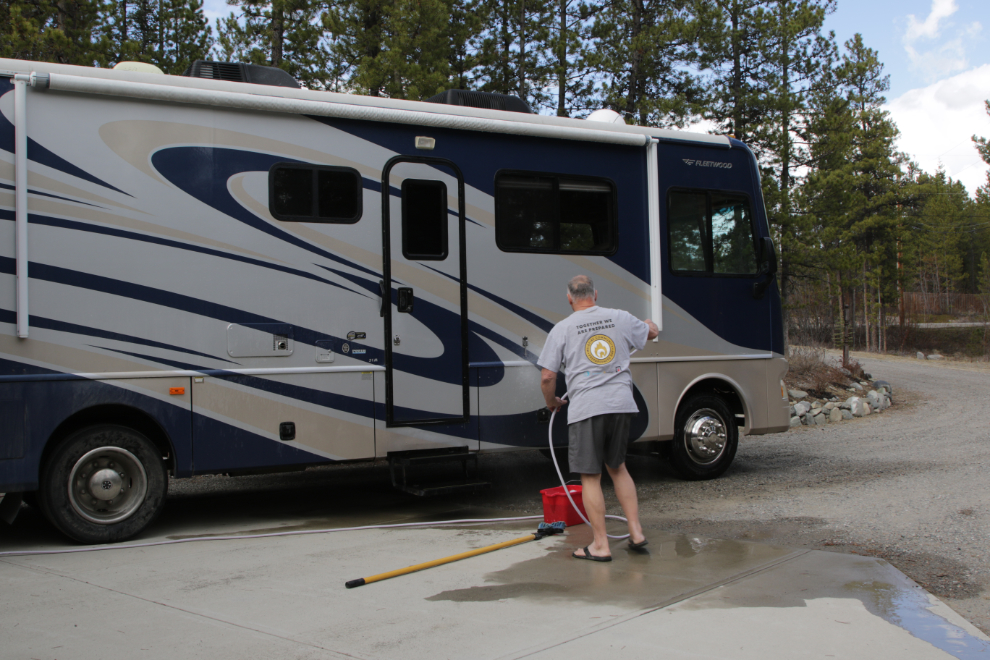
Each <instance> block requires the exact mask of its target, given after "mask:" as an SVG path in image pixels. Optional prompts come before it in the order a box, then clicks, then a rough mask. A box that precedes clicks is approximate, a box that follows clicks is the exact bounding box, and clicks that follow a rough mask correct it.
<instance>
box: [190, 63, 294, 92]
mask: <svg viewBox="0 0 990 660" xmlns="http://www.w3.org/2000/svg"><path fill="white" fill-rule="evenodd" d="M182 75H184V76H188V77H190V78H206V79H208V80H229V81H231V82H246V83H252V84H255V85H273V86H275V87H293V88H295V89H299V83H298V82H296V79H295V78H293V77H292V76H290V75H289V74H288V72H286V71H283V70H282V69H279V68H278V67H275V66H261V65H260V64H242V63H241V62H211V61H209V60H196V61H195V62H193V63H192V64H191V65H190V66H189V68H188V69H186V72H185V73H184V74H182Z"/></svg>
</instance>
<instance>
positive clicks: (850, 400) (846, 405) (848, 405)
mask: <svg viewBox="0 0 990 660" xmlns="http://www.w3.org/2000/svg"><path fill="white" fill-rule="evenodd" d="M853 401H859V397H858V396H851V397H849V398H848V399H846V400H845V401H843V402H842V403H840V404H839V407H840V408H842V409H844V410H852V404H853Z"/></svg>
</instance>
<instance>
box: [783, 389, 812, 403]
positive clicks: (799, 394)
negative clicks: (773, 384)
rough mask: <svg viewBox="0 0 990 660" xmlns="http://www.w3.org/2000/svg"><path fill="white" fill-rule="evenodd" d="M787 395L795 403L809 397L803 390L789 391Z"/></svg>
mask: <svg viewBox="0 0 990 660" xmlns="http://www.w3.org/2000/svg"><path fill="white" fill-rule="evenodd" d="M787 393H788V394H789V395H790V397H791V398H792V399H794V400H795V401H798V400H801V399H803V398H804V397H806V396H808V393H807V392H802V391H801V390H787Z"/></svg>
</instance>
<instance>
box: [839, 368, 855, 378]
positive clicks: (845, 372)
mask: <svg viewBox="0 0 990 660" xmlns="http://www.w3.org/2000/svg"><path fill="white" fill-rule="evenodd" d="M839 371H841V372H842V373H843V374H845V375H846V376H849V377H850V378H852V375H853V374H852V372H851V371H849V370H848V369H846V368H845V367H839Z"/></svg>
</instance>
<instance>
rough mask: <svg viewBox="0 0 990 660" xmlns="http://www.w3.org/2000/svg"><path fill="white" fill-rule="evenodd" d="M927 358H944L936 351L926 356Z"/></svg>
mask: <svg viewBox="0 0 990 660" xmlns="http://www.w3.org/2000/svg"><path fill="white" fill-rule="evenodd" d="M928 359H929V360H944V359H945V358H944V357H942V356H941V355H939V354H938V353H932V354H931V355H929V356H928Z"/></svg>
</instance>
